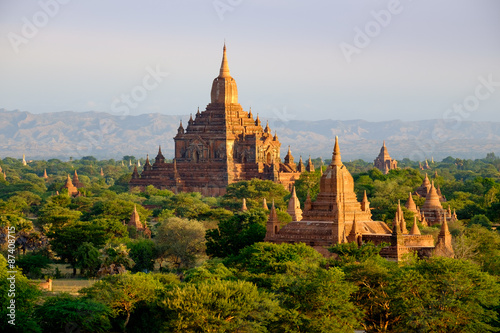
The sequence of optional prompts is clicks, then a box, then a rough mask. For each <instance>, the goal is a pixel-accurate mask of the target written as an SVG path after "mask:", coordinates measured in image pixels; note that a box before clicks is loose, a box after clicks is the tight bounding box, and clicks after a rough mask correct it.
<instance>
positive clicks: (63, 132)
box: [0, 109, 500, 161]
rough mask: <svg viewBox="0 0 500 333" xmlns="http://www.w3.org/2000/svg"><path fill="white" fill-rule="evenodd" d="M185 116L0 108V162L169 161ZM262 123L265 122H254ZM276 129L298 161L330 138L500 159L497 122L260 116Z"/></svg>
mask: <svg viewBox="0 0 500 333" xmlns="http://www.w3.org/2000/svg"><path fill="white" fill-rule="evenodd" d="M187 118H188V117H187V116H172V115H163V114H157V113H154V114H143V115H139V116H116V115H111V114H108V113H102V112H71V111H66V112H53V113H44V114H32V113H29V112H22V111H7V110H5V109H0V158H4V157H7V156H9V157H14V158H21V157H22V154H26V159H27V160H34V159H50V158H59V159H63V160H66V159H68V158H69V157H70V156H71V157H73V158H75V159H77V158H81V157H83V156H89V155H91V156H94V157H96V158H98V159H110V158H114V159H121V158H122V157H123V156H125V155H133V156H135V157H137V158H140V157H145V156H146V154H147V153H149V155H150V156H151V157H154V156H156V153H157V151H158V145H161V147H162V151H163V154H164V155H165V157H167V158H172V156H173V152H174V140H173V137H174V135H175V134H176V133H177V128H178V126H179V120H180V119H183V122H184V124H186V123H187ZM262 120H263V122H264V121H265V120H266V119H262ZM268 120H269V126H270V127H271V130H272V131H273V133H274V131H277V133H278V137H279V140H280V142H281V145H282V149H281V154H282V156H283V157H284V156H285V154H286V150H287V147H288V145H290V146H291V149H292V154H293V155H294V157H295V158H296V159H297V160H298V158H299V156H300V155H302V156H303V158H304V159H306V158H307V157H308V156H309V155H311V157H313V158H315V157H323V158H330V157H331V153H332V149H333V142H334V137H335V135H338V136H339V142H340V148H341V153H342V158H343V159H344V160H353V159H358V158H361V159H363V160H365V161H373V160H374V159H375V157H376V156H377V155H378V153H379V151H380V148H381V146H382V142H383V140H385V142H386V145H387V148H388V150H389V153H390V155H391V157H393V158H396V159H403V158H406V157H408V158H410V159H412V160H424V159H426V158H427V159H430V158H432V157H433V158H434V159H435V160H436V161H440V160H441V159H443V158H445V157H447V156H453V157H458V158H472V159H474V158H483V157H485V156H486V154H487V153H490V152H494V153H495V154H496V155H500V122H470V121H467V122H466V121H463V122H459V123H457V122H446V121H444V120H421V121H401V120H393V121H382V122H369V121H364V120H349V121H339V120H329V119H327V120H320V121H303V120H300V121H298V120H290V121H287V120H280V119H268Z"/></svg>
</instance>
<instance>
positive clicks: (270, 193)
mask: <svg viewBox="0 0 500 333" xmlns="http://www.w3.org/2000/svg"><path fill="white" fill-rule="evenodd" d="M289 195H290V193H289V192H288V191H287V190H286V189H285V188H284V187H283V185H281V184H276V183H274V182H273V181H271V180H260V179H255V178H254V179H252V180H245V181H240V182H237V183H233V184H230V185H228V186H227V189H226V194H225V195H224V196H223V198H222V205H223V206H225V207H229V208H231V209H233V210H240V209H241V205H242V201H243V199H244V198H245V199H246V201H247V207H248V208H249V209H252V208H261V207H262V202H263V200H264V198H265V199H266V200H267V202H269V203H271V202H272V201H274V204H275V206H276V207H278V208H282V209H286V202H285V197H286V196H289Z"/></svg>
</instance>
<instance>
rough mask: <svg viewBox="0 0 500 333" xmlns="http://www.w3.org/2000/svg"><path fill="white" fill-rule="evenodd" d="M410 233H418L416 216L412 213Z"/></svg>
mask: <svg viewBox="0 0 500 333" xmlns="http://www.w3.org/2000/svg"><path fill="white" fill-rule="evenodd" d="M410 235H420V229H419V228H418V225H417V216H416V215H413V226H412V227H411V230H410Z"/></svg>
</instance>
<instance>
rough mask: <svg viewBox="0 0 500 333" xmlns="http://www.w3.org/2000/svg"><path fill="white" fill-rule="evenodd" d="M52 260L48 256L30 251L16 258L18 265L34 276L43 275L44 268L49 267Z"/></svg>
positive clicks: (29, 275)
mask: <svg viewBox="0 0 500 333" xmlns="http://www.w3.org/2000/svg"><path fill="white" fill-rule="evenodd" d="M50 263H51V260H50V259H49V258H47V257H46V256H43V255H41V254H36V253H28V254H26V255H23V256H18V257H17V258H16V265H17V266H19V268H21V269H22V270H23V273H24V274H25V275H26V276H28V277H30V278H32V279H39V278H41V277H42V269H45V268H48V267H49V265H50Z"/></svg>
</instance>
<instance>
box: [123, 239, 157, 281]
mask: <svg viewBox="0 0 500 333" xmlns="http://www.w3.org/2000/svg"><path fill="white" fill-rule="evenodd" d="M127 247H128V248H129V249H130V252H129V256H130V258H131V259H132V260H133V261H134V262H135V265H134V267H133V268H132V272H146V273H147V272H148V271H152V270H153V269H154V261H155V259H156V257H157V255H158V250H157V248H156V244H155V242H153V241H152V240H150V239H136V240H132V241H130V242H128V243H127Z"/></svg>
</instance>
